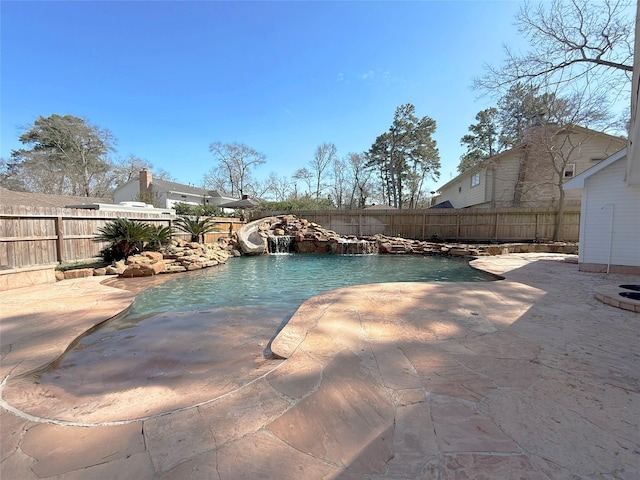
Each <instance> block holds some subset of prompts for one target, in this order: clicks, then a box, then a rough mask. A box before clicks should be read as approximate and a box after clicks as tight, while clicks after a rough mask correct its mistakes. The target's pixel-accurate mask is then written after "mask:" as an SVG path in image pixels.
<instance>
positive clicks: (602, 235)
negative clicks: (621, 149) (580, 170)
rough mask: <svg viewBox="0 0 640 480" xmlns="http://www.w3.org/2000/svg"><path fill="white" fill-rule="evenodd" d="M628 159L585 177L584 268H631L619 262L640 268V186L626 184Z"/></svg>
mask: <svg viewBox="0 0 640 480" xmlns="http://www.w3.org/2000/svg"><path fill="white" fill-rule="evenodd" d="M625 159H626V157H623V159H621V160H619V161H617V162H615V163H613V164H611V165H610V166H608V167H606V168H604V169H602V170H601V171H599V172H597V173H595V174H593V175H592V176H590V177H588V178H587V179H586V180H585V189H584V196H583V199H582V202H583V203H582V213H581V217H582V222H581V225H580V253H579V262H580V264H581V270H587V271H606V267H607V265H611V271H612V272H615V271H621V272H626V271H629V269H628V268H621V267H620V266H626V267H638V268H640V189H639V188H633V187H628V186H625V168H626V161H625ZM612 213H613V232H612V230H611V225H612V221H611V215H612ZM612 233H613V234H612Z"/></svg>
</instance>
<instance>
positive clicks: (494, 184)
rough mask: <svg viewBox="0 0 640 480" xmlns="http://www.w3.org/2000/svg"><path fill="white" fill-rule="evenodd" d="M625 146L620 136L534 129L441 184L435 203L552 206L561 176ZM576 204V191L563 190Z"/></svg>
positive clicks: (574, 129)
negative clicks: (517, 142) (521, 141)
mask: <svg viewBox="0 0 640 480" xmlns="http://www.w3.org/2000/svg"><path fill="white" fill-rule="evenodd" d="M625 145H626V140H625V139H623V138H620V137H615V136H612V135H608V134H606V133H602V132H596V131H593V130H589V129H586V128H583V127H578V126H574V127H570V128H559V127H558V126H557V125H544V126H538V127H533V128H532V129H530V131H529V132H528V133H527V142H526V143H524V144H522V145H518V146H516V147H514V148H512V149H510V150H507V151H505V152H502V153H500V154H498V155H495V156H493V157H491V158H488V159H486V160H484V161H482V162H481V163H479V164H478V165H476V166H474V167H472V168H470V169H468V170H465V171H464V172H463V173H461V174H460V175H458V176H457V177H455V178H454V179H452V180H451V181H449V182H448V183H446V184H445V185H443V186H442V187H441V188H440V190H439V195H438V197H437V199H436V204H437V205H438V204H441V203H444V202H449V203H450V204H451V205H452V206H453V208H467V207H485V208H500V207H536V208H537V207H557V206H558V204H559V197H560V188H559V184H560V177H562V182H563V183H564V182H565V181H567V180H569V179H571V178H573V177H574V176H576V175H578V174H580V173H582V172H583V171H585V170H587V169H588V168H590V167H592V166H593V165H595V164H596V163H597V162H600V161H602V160H603V159H605V158H607V157H608V156H610V155H611V154H613V153H614V152H617V151H619V150H620V149H622V148H624V147H625ZM554 162H555V163H554ZM579 202H580V192H579V191H571V192H569V191H566V192H565V205H570V204H572V203H573V204H576V205H578V204H579Z"/></svg>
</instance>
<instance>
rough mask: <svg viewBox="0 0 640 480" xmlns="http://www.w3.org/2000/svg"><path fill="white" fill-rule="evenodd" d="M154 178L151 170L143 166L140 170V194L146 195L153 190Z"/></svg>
mask: <svg viewBox="0 0 640 480" xmlns="http://www.w3.org/2000/svg"><path fill="white" fill-rule="evenodd" d="M152 181H153V178H152V176H151V172H150V171H149V170H147V169H146V168H143V169H142V170H141V171H140V195H144V194H145V193H150V192H151V182H152Z"/></svg>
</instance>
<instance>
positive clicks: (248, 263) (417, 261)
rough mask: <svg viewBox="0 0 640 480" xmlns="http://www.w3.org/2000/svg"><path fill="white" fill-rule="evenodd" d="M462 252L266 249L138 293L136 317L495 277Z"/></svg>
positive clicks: (287, 304)
mask: <svg viewBox="0 0 640 480" xmlns="http://www.w3.org/2000/svg"><path fill="white" fill-rule="evenodd" d="M495 279H496V277H495V276H493V275H491V274H489V273H486V272H482V271H479V270H476V269H473V268H471V267H470V266H469V264H468V261H466V260H464V259H460V258H450V257H435V256H413V255H411V256H388V255H262V256H253V257H240V258H234V259H231V260H229V262H228V263H226V264H225V265H220V266H218V267H214V268H210V269H207V270H201V271H199V272H197V273H192V274H186V275H180V276H177V277H176V278H175V279H171V280H169V281H167V282H165V283H163V284H161V285H159V286H156V287H152V288H150V289H148V290H146V291H144V292H143V293H141V294H140V295H138V296H137V297H136V300H135V302H134V304H133V306H132V308H131V311H130V313H129V317H130V318H135V317H138V316H146V315H149V314H150V313H159V312H168V311H184V310H200V309H209V308H212V307H213V308H220V307H239V306H246V307H262V308H265V309H269V308H277V309H287V310H291V313H293V312H294V311H295V310H296V309H297V307H299V306H300V305H301V304H302V303H303V302H304V301H305V300H307V299H308V298H311V297H313V296H315V295H318V294H320V293H323V292H327V291H330V290H335V289H337V288H342V287H348V286H352V285H363V284H370V283H387V282H433V281H438V282H462V281H491V280H495Z"/></svg>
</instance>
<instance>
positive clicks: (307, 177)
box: [293, 167, 313, 195]
mask: <svg viewBox="0 0 640 480" xmlns="http://www.w3.org/2000/svg"><path fill="white" fill-rule="evenodd" d="M293 179H294V180H295V181H298V180H302V181H303V182H304V183H305V185H306V186H307V191H306V192H305V195H311V182H312V181H313V174H312V173H311V172H310V171H309V170H308V169H307V168H306V167H302V168H299V169H298V170H296V171H295V172H293Z"/></svg>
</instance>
